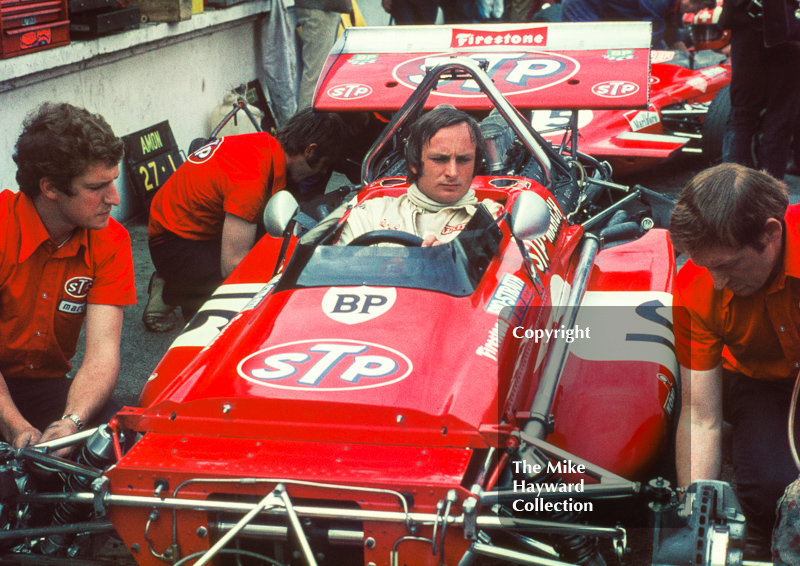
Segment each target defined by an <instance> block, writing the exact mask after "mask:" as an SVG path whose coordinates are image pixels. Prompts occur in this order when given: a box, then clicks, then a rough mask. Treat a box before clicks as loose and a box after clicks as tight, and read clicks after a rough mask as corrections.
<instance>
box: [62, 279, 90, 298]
mask: <svg viewBox="0 0 800 566" xmlns="http://www.w3.org/2000/svg"><path fill="white" fill-rule="evenodd" d="M93 282H94V279H92V278H91V277H73V278H72V279H70V280H69V281H67V282H66V284H65V285H64V290H65V291H66V292H67V295H69V296H70V297H74V298H76V299H83V298H85V297H86V295H88V294H89V289H91V288H92V283H93Z"/></svg>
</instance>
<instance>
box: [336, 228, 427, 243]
mask: <svg viewBox="0 0 800 566" xmlns="http://www.w3.org/2000/svg"><path fill="white" fill-rule="evenodd" d="M375 244H399V245H401V246H406V247H419V246H421V245H422V238H420V237H419V236H417V235H416V234H411V233H410V232H401V231H400V230H372V231H371V232H367V233H366V234H361V235H360V236H358V237H357V238H354V239H353V240H351V241H350V242H349V243H348V244H347V245H348V246H373V245H375Z"/></svg>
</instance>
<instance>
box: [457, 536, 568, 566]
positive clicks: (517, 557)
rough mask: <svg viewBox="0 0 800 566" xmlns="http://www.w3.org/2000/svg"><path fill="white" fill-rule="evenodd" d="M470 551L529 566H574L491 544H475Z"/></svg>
mask: <svg viewBox="0 0 800 566" xmlns="http://www.w3.org/2000/svg"><path fill="white" fill-rule="evenodd" d="M469 549H470V551H471V552H474V553H475V554H478V555H480V556H486V557H489V558H500V559H502V560H506V561H508V562H514V563H515V564H528V565H530V566H573V563H572V562H561V561H560V560H553V559H551V558H540V557H538V556H533V555H531V554H525V553H523V552H519V551H516V550H509V549H506V548H500V547H497V546H494V545H491V544H484V543H482V542H474V543H472V546H470V548H469Z"/></svg>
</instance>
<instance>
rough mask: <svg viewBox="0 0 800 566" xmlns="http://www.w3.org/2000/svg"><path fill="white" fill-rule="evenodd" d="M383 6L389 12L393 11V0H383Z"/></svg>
mask: <svg viewBox="0 0 800 566" xmlns="http://www.w3.org/2000/svg"><path fill="white" fill-rule="evenodd" d="M381 6H383V9H384V10H385V11H386V12H388V13H389V14H391V13H392V0H383V1H382V2H381Z"/></svg>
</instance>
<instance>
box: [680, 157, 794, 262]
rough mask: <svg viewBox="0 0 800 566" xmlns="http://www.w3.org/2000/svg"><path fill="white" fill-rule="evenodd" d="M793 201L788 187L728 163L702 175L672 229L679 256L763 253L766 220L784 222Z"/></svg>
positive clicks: (683, 201) (682, 201)
mask: <svg viewBox="0 0 800 566" xmlns="http://www.w3.org/2000/svg"><path fill="white" fill-rule="evenodd" d="M788 206H789V196H788V192H787V189H786V185H785V184H784V183H783V182H782V181H779V180H777V179H775V178H774V177H771V176H770V175H769V174H767V173H765V172H763V171H756V170H755V169H750V168H748V167H744V166H743V165H737V164H735V163H723V164H721V165H717V166H716V167H711V168H710V169H706V170H705V171H701V172H700V173H698V174H697V175H695V177H694V178H693V179H692V180H691V181H689V183H688V184H687V185H686V187H685V188H684V189H683V191H681V194H680V196H679V197H678V201H677V202H676V204H675V210H674V211H673V213H672V218H671V219H670V223H669V235H670V237H671V238H672V243H673V245H674V246H675V248H677V249H678V250H680V251H684V252H688V253H689V255H691V254H692V252H695V251H699V250H707V249H711V248H715V247H729V248H733V249H740V248H743V247H744V246H750V247H751V248H753V249H755V250H756V251H758V252H761V251H763V250H764V247H765V245H764V243H763V242H762V241H761V236H762V235H763V233H764V227H765V225H766V223H767V220H769V219H770V218H775V219H777V220H780V221H781V222H783V217H784V216H785V215H786V209H787V207H788Z"/></svg>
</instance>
